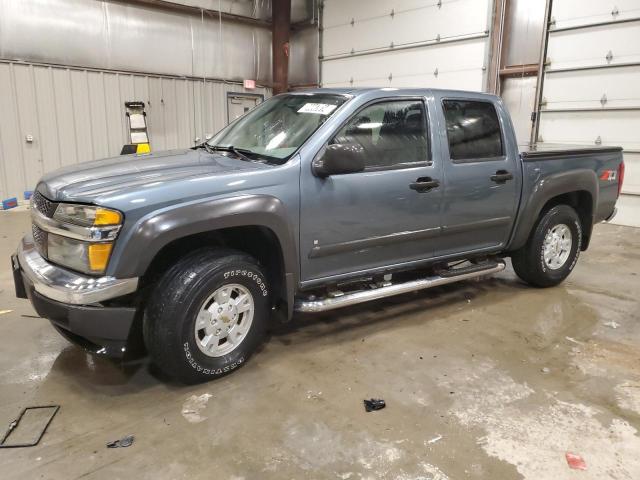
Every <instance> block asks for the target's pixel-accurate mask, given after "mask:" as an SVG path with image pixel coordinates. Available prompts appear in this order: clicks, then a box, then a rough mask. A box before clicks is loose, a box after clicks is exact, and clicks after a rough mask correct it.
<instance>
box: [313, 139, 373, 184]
mask: <svg viewBox="0 0 640 480" xmlns="http://www.w3.org/2000/svg"><path fill="white" fill-rule="evenodd" d="M364 165H365V164H364V149H363V148H362V146H360V145H357V144H355V143H334V144H333V145H327V147H326V148H325V149H324V152H322V153H321V154H320V155H319V156H318V157H316V159H315V160H314V161H313V164H312V167H311V168H312V170H313V174H314V175H315V176H317V177H320V178H325V177H328V176H329V175H339V174H342V173H356V172H362V171H363V170H364Z"/></svg>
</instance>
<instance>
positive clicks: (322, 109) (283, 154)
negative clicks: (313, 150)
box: [207, 94, 347, 161]
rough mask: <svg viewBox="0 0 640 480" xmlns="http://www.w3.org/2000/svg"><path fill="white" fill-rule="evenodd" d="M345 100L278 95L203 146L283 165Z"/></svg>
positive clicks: (318, 96)
mask: <svg viewBox="0 0 640 480" xmlns="http://www.w3.org/2000/svg"><path fill="white" fill-rule="evenodd" d="M346 100H347V98H346V97H343V96H341V95H327V94H311V95H278V96H277V97H273V98H270V99H269V100H267V101H266V102H264V103H262V104H260V105H259V106H257V107H256V108H254V109H253V110H251V111H250V112H249V113H247V114H246V115H244V116H243V117H241V118H240V119H238V120H237V121H236V122H234V123H232V124H231V125H229V126H228V127H226V128H224V129H223V130H221V131H220V132H219V133H218V134H217V135H216V136H214V137H213V138H212V139H211V140H209V141H208V142H207V143H208V144H209V145H210V146H212V147H221V148H224V147H227V148H230V147H233V149H236V150H238V151H241V152H242V151H250V152H251V153H255V154H257V155H260V156H263V157H266V158H272V159H274V160H279V161H284V160H286V159H287V158H288V157H290V156H291V155H292V154H293V152H295V151H296V150H297V149H298V148H299V147H300V145H302V144H303V143H304V142H305V140H307V138H309V137H310V136H311V134H312V133H313V132H315V131H316V130H317V129H318V128H319V127H320V125H322V124H323V123H324V122H325V121H326V120H327V119H328V118H329V117H330V116H331V115H332V114H333V112H335V110H336V109H337V108H338V107H339V106H340V105H342V104H343V103H344V102H345V101H346Z"/></svg>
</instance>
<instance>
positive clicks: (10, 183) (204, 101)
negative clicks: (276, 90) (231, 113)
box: [0, 62, 270, 198]
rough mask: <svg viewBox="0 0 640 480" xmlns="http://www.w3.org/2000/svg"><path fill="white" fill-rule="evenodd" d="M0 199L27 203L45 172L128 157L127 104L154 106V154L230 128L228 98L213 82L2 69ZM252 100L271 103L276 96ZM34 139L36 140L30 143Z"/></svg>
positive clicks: (226, 87) (236, 88)
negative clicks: (125, 153)
mask: <svg viewBox="0 0 640 480" xmlns="http://www.w3.org/2000/svg"><path fill="white" fill-rule="evenodd" d="M0 92H2V93H1V94H0V112H1V114H0V167H1V168H0V198H7V197H9V196H17V197H20V198H21V197H22V193H23V192H24V191H25V190H31V189H33V186H34V185H35V183H36V182H37V180H38V178H40V176H41V175H42V174H43V173H44V172H48V171H51V170H53V169H56V168H58V167H61V166H63V165H69V164H73V163H78V162H82V161H87V160H92V159H96V158H103V157H107V156H110V155H117V154H119V153H120V149H121V148H122V145H123V144H125V143H128V141H129V140H128V133H127V126H126V123H125V110H124V102H125V101H129V100H142V101H144V102H145V103H146V104H147V108H146V112H147V122H148V126H149V136H150V139H151V147H152V149H153V150H164V149H171V148H177V147H190V146H193V144H194V139H195V138H201V139H204V138H205V136H206V135H210V134H213V133H215V132H217V131H218V130H220V129H221V128H222V127H224V126H225V125H226V124H227V99H226V97H227V92H245V90H244V89H243V88H242V85H238V84H232V83H224V82H220V81H213V80H208V81H206V82H203V81H202V80H196V79H185V78H176V77H168V76H157V75H138V74H129V73H116V72H109V71H98V70H87V69H77V68H64V67H57V66H46V65H37V64H23V63H15V62H0ZM251 93H259V94H262V95H264V96H265V97H268V96H269V95H270V92H269V90H268V89H264V88H258V89H256V90H252V91H251ZM27 136H31V137H32V138H33V141H31V142H29V141H27Z"/></svg>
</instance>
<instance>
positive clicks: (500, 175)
mask: <svg viewBox="0 0 640 480" xmlns="http://www.w3.org/2000/svg"><path fill="white" fill-rule="evenodd" d="M490 178H491V181H493V182H496V183H505V182H506V181H507V180H512V179H513V174H512V173H509V172H507V171H506V170H498V171H497V172H496V173H495V175H491V177H490Z"/></svg>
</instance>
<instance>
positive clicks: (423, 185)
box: [409, 177, 440, 193]
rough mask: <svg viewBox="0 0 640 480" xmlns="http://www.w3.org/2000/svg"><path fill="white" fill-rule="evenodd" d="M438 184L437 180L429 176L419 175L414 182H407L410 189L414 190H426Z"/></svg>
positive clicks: (420, 191)
mask: <svg viewBox="0 0 640 480" xmlns="http://www.w3.org/2000/svg"><path fill="white" fill-rule="evenodd" d="M439 186H440V182H439V181H438V180H434V179H432V178H431V177H420V178H418V179H417V180H416V181H415V182H413V183H410V184H409V188H410V189H411V190H415V191H416V192H419V193H422V192H428V191H429V190H432V189H434V188H437V187H439Z"/></svg>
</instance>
